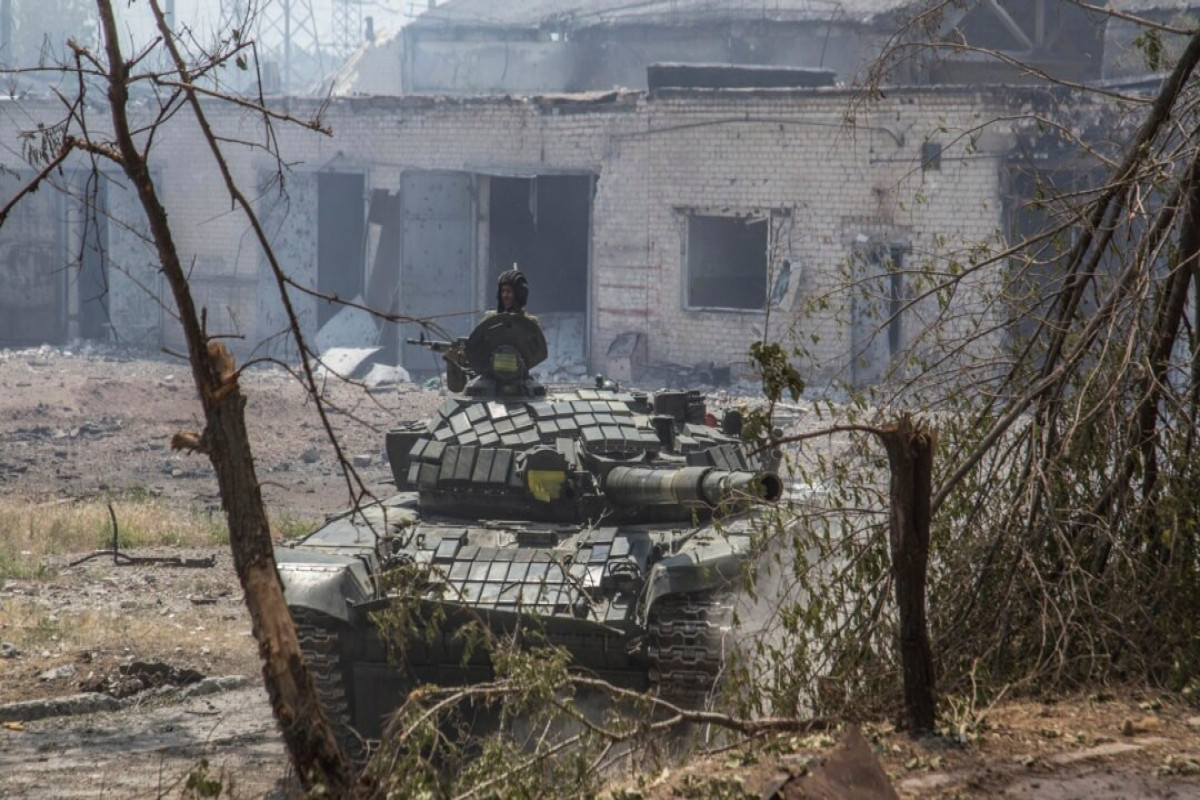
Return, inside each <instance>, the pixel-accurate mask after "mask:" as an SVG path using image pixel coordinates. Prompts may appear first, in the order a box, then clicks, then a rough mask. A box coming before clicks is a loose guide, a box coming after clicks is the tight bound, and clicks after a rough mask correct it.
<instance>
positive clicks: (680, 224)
mask: <svg viewBox="0 0 1200 800" xmlns="http://www.w3.org/2000/svg"><path fill="white" fill-rule="evenodd" d="M751 6H753V8H750V7H751ZM905 7H906V6H905V5H904V4H900V3H894V2H869V1H868V0H863V1H862V2H860V3H859V4H857V5H856V4H854V3H848V4H836V5H829V6H820V7H819V9H818V6H817V5H816V4H811V3H809V2H803V3H801V2H798V1H797V2H789V1H788V0H778V1H775V0H773V2H771V3H766V4H760V3H754V4H742V3H720V2H712V1H709V0H694V2H687V0H672V2H658V3H654V2H649V3H637V4H628V3H616V2H608V3H606V2H599V3H586V4H585V3H581V2H567V0H528V1H527V2H514V3H508V4H504V5H503V7H501V6H497V5H496V4H492V3H485V2H482V0H451V2H447V3H444V4H443V5H441V6H439V7H438V8H436V9H433V10H431V11H430V12H429V13H427V14H426V15H425V16H423V17H422V18H421V19H420V20H418V22H417V23H414V24H413V25H411V26H409V27H408V28H406V29H405V31H404V32H403V33H402V34H401V35H399V36H396V37H393V38H392V39H390V40H387V41H382V42H377V43H374V44H372V45H371V46H370V47H369V48H367V49H368V50H370V51H371V52H369V53H368V52H366V51H364V53H363V54H360V57H358V58H356V59H352V61H351V64H352V65H353V66H354V69H353V70H352V71H351V72H349V73H347V74H346V75H344V76H343V77H344V78H345V80H343V81H342V82H341V83H340V84H339V85H340V86H341V90H340V91H341V92H342V95H341V96H339V97H336V98H335V99H333V100H331V101H329V102H328V103H324V102H321V101H318V100H311V99H306V98H299V97H291V98H280V99H279V100H278V102H279V103H280V104H281V105H282V104H284V103H286V107H287V109H288V111H289V113H290V114H292V115H293V116H296V117H299V118H307V117H310V116H313V115H315V114H317V113H318V112H320V113H321V119H322V122H323V123H324V124H325V125H327V126H328V127H329V128H330V129H331V130H332V132H333V133H332V135H330V136H325V135H321V134H319V133H315V132H312V131H309V130H305V129H302V128H300V127H296V126H289V125H286V124H276V125H275V129H274V134H275V136H276V137H277V140H278V146H279V152H280V155H281V157H282V159H283V161H285V162H286V163H288V164H289V165H292V166H291V167H290V169H288V170H286V171H284V172H282V173H281V172H280V171H279V170H278V168H277V164H276V162H275V161H274V159H273V158H271V157H270V155H269V154H268V153H266V152H265V151H264V150H262V149H261V148H249V147H242V146H236V145H231V146H229V147H228V148H227V156H228V157H229V159H230V164H231V167H232V168H233V170H234V174H235V177H236V178H237V180H238V181H239V182H240V184H241V185H242V187H243V188H244V189H247V190H253V192H254V194H255V197H256V198H257V201H256V202H257V210H258V212H259V214H260V216H261V218H262V219H263V221H264V223H265V226H266V228H267V230H268V231H269V235H270V237H271V238H272V241H273V245H274V248H275V253H276V255H277V257H278V259H279V262H280V263H281V265H282V266H283V267H284V268H285V269H286V270H287V271H288V273H289V275H290V276H291V277H292V278H293V279H294V280H295V281H296V282H297V283H298V284H300V285H303V286H307V287H311V288H312V289H313V290H315V292H316V293H317V294H318V295H326V296H333V295H336V296H337V297H339V298H343V299H347V300H359V301H360V302H361V303H363V304H365V305H367V306H370V307H371V308H373V309H377V310H379V311H382V312H385V313H388V314H392V315H396V316H397V317H398V318H401V317H402V318H404V319H403V320H398V321H397V322H396V323H394V324H393V323H387V324H381V323H379V322H378V321H376V320H372V319H370V318H368V317H367V316H366V315H365V314H362V313H360V312H355V311H354V310H353V309H351V310H349V311H347V310H345V309H344V308H343V307H342V306H340V305H338V304H334V303H330V302H327V301H325V300H322V299H320V298H319V297H317V296H314V295H313V294H308V293H305V292H301V291H297V290H296V289H292V290H291V298H290V299H291V302H292V304H293V305H294V307H295V308H296V310H297V312H298V314H299V319H300V322H301V326H302V329H303V332H304V335H305V337H306V339H307V340H308V341H309V342H310V343H314V344H315V346H316V347H317V349H324V348H326V347H328V346H336V345H355V346H373V347H380V348H382V353H383V357H384V358H386V359H387V360H388V361H390V362H391V363H398V364H401V365H403V366H404V367H405V368H407V369H408V370H409V371H410V372H413V373H415V374H428V373H431V372H435V371H436V370H437V368H438V363H437V360H436V357H435V356H433V355H432V354H431V353H430V352H429V351H427V350H425V349H423V348H419V347H414V346H411V345H407V344H406V343H405V342H406V340H407V339H409V338H416V337H420V336H421V335H425V336H426V337H431V336H432V337H435V338H438V337H454V336H461V335H465V334H466V333H467V332H468V331H469V330H470V328H471V327H472V325H473V324H474V322H475V321H476V320H477V319H478V317H479V314H480V313H481V312H482V311H483V310H485V309H487V308H489V307H491V306H492V305H494V302H495V300H494V291H495V283H494V282H495V276H496V275H497V274H498V273H499V272H500V271H502V270H503V269H506V268H509V267H511V266H512V265H513V264H516V265H518V266H519V267H520V268H521V269H522V270H523V271H524V272H525V273H526V274H527V275H528V276H529V280H530V283H531V285H532V297H531V303H530V309H531V311H532V312H533V313H535V314H536V315H537V316H538V317H539V319H540V320H541V322H542V324H543V326H544V327H545V328H546V329H547V337H548V339H549V340H550V344H551V356H550V359H549V361H548V362H547V365H546V368H547V369H548V371H550V372H552V373H557V374H564V375H575V376H580V375H583V374H586V373H588V372H596V371H606V372H608V371H611V372H614V373H615V374H617V375H619V376H620V377H623V378H632V379H634V380H639V381H645V382H648V383H654V382H660V383H665V382H669V380H670V379H672V377H673V376H675V375H676V374H677V372H678V371H679V370H686V369H688V368H693V367H697V366H699V367H700V368H702V369H707V370H709V371H710V374H711V371H713V370H717V371H720V372H724V371H726V370H728V371H730V372H732V373H733V374H734V375H735V376H736V374H737V373H738V372H739V371H740V370H741V368H742V367H743V365H744V364H745V363H746V359H747V355H746V354H747V350H748V347H749V345H750V343H751V342H753V341H755V340H759V339H764V338H766V339H781V338H786V337H800V338H802V339H803V340H804V342H805V343H806V345H807V349H808V351H809V352H808V355H807V356H806V360H805V363H804V365H803V366H804V368H805V370H806V373H807V375H808V377H810V378H812V379H815V380H829V379H833V378H842V379H848V380H852V381H854V382H856V383H859V384H863V383H870V382H873V381H875V380H878V379H879V378H880V377H882V376H883V375H884V374H885V372H886V371H887V370H888V369H890V368H891V367H892V366H893V362H894V360H895V359H896V358H897V357H898V355H899V354H900V353H901V352H902V351H903V350H904V348H905V347H906V343H907V342H908V341H909V339H910V337H911V336H912V335H913V333H914V332H915V331H917V330H919V329H920V328H921V327H922V326H923V325H924V324H925V323H926V320H925V319H924V318H923V316H922V315H923V309H922V306H921V304H920V303H917V304H912V305H910V304H909V302H908V300H909V299H910V296H911V290H910V287H908V286H907V285H906V278H905V274H906V271H905V269H904V265H905V263H906V260H908V259H915V258H924V259H929V258H937V257H939V255H940V254H947V255H948V254H950V253H953V252H955V251H958V250H961V249H963V248H970V247H973V246H976V245H980V244H983V243H987V242H994V241H995V237H996V235H997V232H999V231H1003V230H1004V229H1005V228H1006V226H1008V225H1009V222H1010V217H1011V211H1012V207H1013V203H1014V202H1016V201H1014V200H1013V199H1012V198H1011V193H1010V192H1009V191H1008V181H1007V179H1006V175H1008V174H1009V173H1010V172H1011V167H1010V165H1011V161H1012V158H1013V156H1014V153H1015V152H1016V150H1015V145H1016V135H1015V134H1014V132H1013V131H1012V129H1011V127H1007V126H1003V125H993V124H990V123H991V122H993V121H995V120H999V119H1002V118H1005V117H1007V116H1011V115H1012V114H1013V112H1014V110H1016V109H1019V108H1021V107H1023V106H1024V105H1026V104H1027V103H1028V102H1029V94H1028V92H1030V91H1033V90H1031V89H1030V90H1023V89H1020V88H1013V87H1011V86H1005V85H1003V84H1005V83H1007V82H1010V81H1011V80H1012V79H1013V77H1014V76H1013V75H1012V74H1011V69H1010V67H1009V66H1008V65H1007V63H1006V62H1005V61H1003V60H996V59H992V60H990V61H989V60H981V59H979V58H977V57H976V56H974V55H972V54H971V53H967V52H964V53H959V54H950V55H948V56H946V57H943V58H940V59H938V60H934V59H926V60H924V61H920V62H913V63H908V64H906V65H904V70H907V72H906V73H905V74H904V77H905V79H906V81H907V82H908V84H909V85H906V86H903V87H896V88H891V89H889V90H888V91H887V92H886V94H885V96H884V97H881V98H876V99H873V100H872V101H871V102H869V103H864V102H861V100H862V98H861V96H860V95H859V94H858V92H856V91H855V90H854V89H851V88H847V84H848V82H849V81H851V80H853V78H854V76H855V75H860V74H861V71H862V65H863V64H864V63H866V62H865V59H869V58H870V57H872V56H873V55H874V54H875V53H877V52H878V50H879V48H880V47H882V44H883V42H884V41H885V40H886V38H887V37H888V36H889V35H890V33H891V32H892V31H894V30H895V27H896V25H897V24H898V18H899V15H900V14H902V13H903V11H904V9H905ZM585 8H586V11H585V10H584V9H585ZM1070 9H1076V10H1074V11H1073V10H1070ZM1077 9H1078V7H1077V6H1074V5H1072V4H1068V3H1035V4H1025V5H1024V6H1020V7H1019V8H1018V7H1017V5H1016V4H1012V3H1005V2H1001V1H1000V0H996V2H991V3H981V4H979V5H972V6H969V7H964V8H963V9H961V10H958V11H956V12H955V13H956V15H957V16H955V17H954V19H948V20H947V21H946V22H945V23H944V24H945V25H947V26H952V27H953V28H954V30H957V31H960V32H961V33H963V35H966V34H967V33H969V34H970V35H971V36H973V37H983V38H986V37H1000V38H1001V39H1003V41H1001V42H998V43H997V46H1001V47H1006V48H1008V49H1009V50H1011V51H1012V52H1014V53H1017V52H1021V53H1023V54H1024V57H1025V58H1026V59H1030V58H1032V59H1034V60H1035V61H1038V60H1039V59H1040V62H1039V63H1041V64H1042V65H1043V66H1044V67H1045V68H1046V69H1047V70H1050V71H1053V70H1058V71H1059V72H1062V73H1063V74H1064V76H1065V77H1070V78H1071V79H1072V80H1101V79H1104V78H1106V77H1110V78H1111V77H1119V76H1120V74H1121V73H1120V69H1121V68H1120V67H1119V66H1114V64H1115V63H1116V61H1115V60H1114V59H1113V58H1112V57H1111V56H1112V52H1111V51H1108V50H1106V47H1107V45H1108V39H1109V38H1110V35H1111V30H1112V29H1110V28H1109V27H1108V26H1107V25H1106V21H1105V19H1104V18H1102V17H1101V18H1095V17H1092V16H1088V15H1086V14H1084V15H1083V16H1082V17H1077V14H1082V13H1083V12H1081V11H1078V10H1077ZM1053 10H1057V16H1055V14H1054V13H1052V11H1053ZM1005 37H1007V38H1005ZM706 42H707V44H706ZM634 51H636V52H637V53H639V54H640V55H639V56H638V57H637V58H634V57H632V56H630V55H629V53H631V52H634ZM956 59H957V61H956ZM684 62H691V63H684ZM696 62H702V63H696ZM378 71H383V73H384V75H383V76H380V75H378V74H375V73H376V72H378ZM962 74H970V75H971V77H972V79H977V80H980V81H986V82H987V83H988V84H989V85H988V86H980V87H969V86H965V85H962V84H960V83H951V82H950V81H951V80H952V79H954V78H955V76H957V75H962ZM613 86H618V87H622V88H612V87H613ZM356 87H361V89H360V88H356ZM6 102H7V103H9V104H10V106H14V105H16V104H18V103H19V105H20V108H21V113H20V114H14V113H9V114H6V115H4V117H3V125H4V127H5V131H4V133H3V135H4V137H5V140H6V141H10V142H11V141H16V140H17V139H18V136H19V135H20V132H21V131H23V130H28V129H29V127H30V126H31V123H30V120H53V119H54V117H55V114H56V113H57V105H56V103H54V102H53V101H51V100H49V99H44V100H43V99H37V98H24V99H22V100H20V101H17V100H8V101H6ZM96 113H97V114H102V113H103V112H102V111H97V112H96ZM208 113H209V114H210V116H211V117H212V119H213V121H214V123H215V124H216V126H217V127H218V130H219V132H220V133H221V134H222V135H224V136H227V137H228V139H230V140H235V141H261V139H262V136H263V134H262V129H261V120H259V119H256V118H254V117H253V116H248V115H247V114H246V113H245V112H244V111H243V110H241V109H238V108H235V107H232V106H221V105H219V104H217V103H209V104H208ZM851 117H852V121H851ZM965 131H973V132H975V133H974V134H972V135H961V134H962V132H965ZM154 163H155V165H156V170H157V177H158V178H159V180H160V185H161V187H162V191H163V195H164V197H165V199H166V203H167V207H168V211H169V213H170V217H171V220H172V223H173V224H174V229H175V234H176V241H177V245H178V246H179V247H180V249H181V252H182V253H183V254H184V257H185V262H186V263H188V264H189V265H190V275H191V281H192V287H193V291H194V292H195V294H196V298H197V303H198V304H199V305H202V306H204V307H205V308H206V309H207V324H208V329H209V331H210V332H212V333H216V334H221V335H226V336H229V337H232V338H230V339H228V341H229V343H230V344H231V346H232V347H233V348H234V349H235V350H237V351H238V352H239V354H240V355H241V356H243V357H249V356H253V355H267V354H269V355H273V356H285V357H288V356H294V355H295V353H294V351H292V350H291V346H290V345H289V343H288V342H287V339H286V336H285V335H284V332H285V327H286V316H285V314H284V308H283V304H282V301H281V300H280V298H279V296H278V291H277V289H276V282H275V278H274V275H273V274H272V272H271V270H270V268H269V264H268V262H267V259H266V258H265V257H264V254H263V253H262V252H261V251H260V248H259V247H258V245H257V242H256V241H255V239H254V236H253V234H252V233H251V232H250V230H249V228H248V226H247V224H246V222H245V219H244V218H243V217H242V216H241V215H240V214H239V213H238V212H237V211H236V210H234V209H232V206H231V203H230V200H229V197H228V194H227V192H226V189H225V187H224V185H223V183H222V180H221V176H220V174H219V173H218V171H217V170H216V169H215V166H214V163H213V161H212V157H211V155H210V154H209V153H208V151H207V145H206V144H205V142H204V141H203V140H202V138H201V136H200V133H199V131H197V130H196V129H195V127H194V126H193V125H191V124H189V122H188V120H187V119H185V118H184V117H183V116H182V115H181V116H179V117H178V118H176V119H174V120H172V121H171V122H170V123H169V124H168V125H166V126H165V127H164V128H163V129H162V130H161V131H160V132H159V134H158V135H157V142H156V144H155V149H154ZM24 174H25V175H28V174H29V171H28V169H26V170H25V171H24ZM20 177H21V175H20V174H17V175H12V174H8V175H5V176H4V177H3V179H2V180H3V188H2V189H0V191H3V192H4V193H9V192H10V191H15V188H16V187H17V186H18V185H19V183H18V181H19V179H20ZM59 185H60V187H61V188H64V189H66V190H68V191H67V192H63V193H55V192H40V193H38V194H37V195H34V196H33V197H32V198H30V201H31V202H27V203H25V204H23V205H22V206H20V207H18V209H17V210H16V211H14V213H13V215H12V216H11V217H10V218H9V220H8V221H7V222H6V223H5V225H4V227H3V228H0V274H2V275H3V277H2V280H3V282H4V283H3V285H4V286H5V287H6V291H5V293H4V294H3V296H2V297H0V304H2V305H3V307H0V344H4V345H13V344H36V343H41V342H63V341H66V340H68V339H70V338H75V337H86V338H97V339H106V340H115V341H121V342H126V343H130V344H136V345H143V346H147V347H164V346H165V347H168V348H178V347H181V345H182V341H181V334H180V331H179V329H178V327H177V326H176V324H175V322H174V320H173V319H172V316H171V311H170V308H171V305H170V301H169V298H168V297H167V294H166V288H165V286H164V285H163V284H162V283H161V280H160V276H159V273H158V269H157V266H156V263H155V257H154V253H153V251H152V249H151V248H150V247H149V246H148V244H147V241H146V238H145V234H146V231H145V223H144V221H143V220H142V216H141V214H140V211H139V210H138V207H137V203H136V197H135V196H134V194H133V193H132V192H131V191H130V190H129V187H128V186H126V185H124V184H123V182H122V181H121V180H120V179H119V177H118V176H116V175H115V174H110V173H105V174H101V175H99V176H92V175H90V174H89V173H88V172H87V171H86V170H85V169H83V168H82V165H80V168H79V169H77V170H76V171H75V172H70V171H68V172H66V173H64V175H63V177H62V178H61V179H60V180H59ZM81 198H86V202H82V201H81ZM46 219H54V220H56V221H57V222H56V224H54V225H49V226H48V225H45V224H44V220H46ZM847 281H852V282H854V284H855V285H857V286H859V287H863V288H864V289H865V290H866V291H867V292H868V293H869V294H870V295H871V296H873V297H874V298H875V299H876V301H877V302H869V303H868V302H862V301H861V300H856V299H855V297H851V296H849V295H848V293H846V292H844V291H842V292H839V291H838V290H839V287H843V286H845V285H846V283H847ZM966 287H967V288H968V289H969V288H970V284H969V283H967V284H966ZM981 288H982V287H981ZM971 297H972V295H971V293H970V292H969V291H968V292H961V293H960V295H959V302H962V303H964V305H965V307H967V308H968V309H969V306H970V304H971V302H972V300H971ZM979 312H980V313H981V314H983V313H994V312H985V310H984V309H983V308H980V309H979ZM416 319H419V320H421V321H422V323H423V324H418V323H417V322H415V321H406V320H416Z"/></svg>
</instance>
